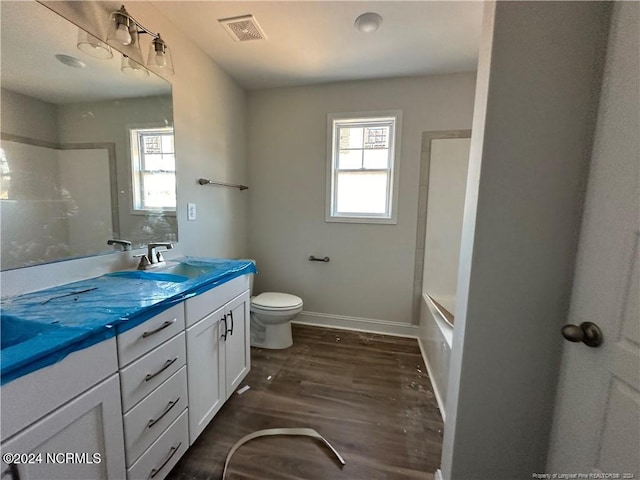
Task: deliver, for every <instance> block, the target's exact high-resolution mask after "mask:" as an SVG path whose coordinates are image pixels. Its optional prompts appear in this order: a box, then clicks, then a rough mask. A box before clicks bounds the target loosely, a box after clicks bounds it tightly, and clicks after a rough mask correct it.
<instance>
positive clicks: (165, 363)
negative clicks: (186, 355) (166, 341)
mask: <svg viewBox="0 0 640 480" xmlns="http://www.w3.org/2000/svg"><path fill="white" fill-rule="evenodd" d="M176 360H178V357H176V358H174V359H173V360H167V361H166V362H164V365H163V366H162V368H161V369H160V370H158V371H157V372H156V373H148V374H147V376H146V377H144V381H145V382H148V381H149V380H151V379H152V378H153V377H155V376H157V375H160V374H161V373H162V372H164V371H165V370H166V369H167V368H169V367H170V366H171V365H173V364H174V363H175V361H176Z"/></svg>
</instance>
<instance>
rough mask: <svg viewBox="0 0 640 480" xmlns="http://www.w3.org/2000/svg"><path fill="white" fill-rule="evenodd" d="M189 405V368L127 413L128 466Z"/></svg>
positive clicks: (173, 377) (173, 376) (125, 438)
mask: <svg viewBox="0 0 640 480" xmlns="http://www.w3.org/2000/svg"><path fill="white" fill-rule="evenodd" d="M185 408H187V367H182V368H181V369H180V370H178V372H176V373H174V374H173V375H172V376H171V378H169V379H168V380H167V381H166V382H164V383H163V384H162V385H160V386H159V387H158V388H157V389H156V390H154V391H153V392H151V393H150V394H149V396H147V397H146V398H145V399H144V400H142V401H141V402H140V403H139V404H138V405H136V406H135V407H133V408H132V409H131V410H129V412H128V413H127V414H125V416H124V441H125V448H126V454H127V466H131V464H133V462H135V461H136V460H137V459H138V457H139V456H140V455H141V454H142V452H144V451H145V450H146V449H147V448H148V447H149V445H151V442H153V441H154V440H155V439H156V438H158V437H159V436H160V434H161V433H162V432H163V431H164V430H165V429H166V428H167V427H168V426H169V425H171V423H172V422H173V421H174V420H175V419H176V418H178V416H179V415H180V413H182V411H183V410H184V409H185Z"/></svg>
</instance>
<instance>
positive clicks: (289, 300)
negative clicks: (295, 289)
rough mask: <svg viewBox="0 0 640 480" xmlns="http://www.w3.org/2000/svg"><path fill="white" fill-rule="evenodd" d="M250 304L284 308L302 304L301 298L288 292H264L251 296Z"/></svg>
mask: <svg viewBox="0 0 640 480" xmlns="http://www.w3.org/2000/svg"><path fill="white" fill-rule="evenodd" d="M251 304H252V305H255V306H257V307H262V308H269V309H280V308H283V309H284V308H294V307H299V306H300V305H302V299H301V298H300V297H296V296H295V295H290V294H288V293H278V292H264V293H261V294H260V295H258V296H257V297H253V299H251Z"/></svg>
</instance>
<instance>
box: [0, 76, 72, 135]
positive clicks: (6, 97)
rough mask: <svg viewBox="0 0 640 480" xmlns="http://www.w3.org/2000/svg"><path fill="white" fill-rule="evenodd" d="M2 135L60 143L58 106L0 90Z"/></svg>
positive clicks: (3, 89) (4, 89)
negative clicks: (7, 134)
mask: <svg viewBox="0 0 640 480" xmlns="http://www.w3.org/2000/svg"><path fill="white" fill-rule="evenodd" d="M0 101H1V102H2V103H1V104H0V112H1V114H2V122H1V126H2V133H9V134H11V135H18V136H21V137H29V138H34V139H36V140H43V141H45V142H53V143H59V142H58V121H57V117H56V115H57V110H56V106H55V105H54V104H52V103H48V102H43V101H42V100H38V99H36V98H33V97H29V96H27V95H22V94H21V93H17V92H14V91H12V90H7V89H6V88H2V89H0Z"/></svg>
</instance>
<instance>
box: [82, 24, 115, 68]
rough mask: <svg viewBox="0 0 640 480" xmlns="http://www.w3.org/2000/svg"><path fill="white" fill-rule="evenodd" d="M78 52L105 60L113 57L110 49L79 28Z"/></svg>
mask: <svg viewBox="0 0 640 480" xmlns="http://www.w3.org/2000/svg"><path fill="white" fill-rule="evenodd" d="M77 47H78V50H80V51H82V52H84V53H86V54H87V55H89V56H91V57H95V58H101V59H103V60H107V59H109V58H112V57H113V52H112V51H111V47H110V46H109V45H107V44H106V43H104V42H103V41H102V40H100V39H99V38H96V37H94V36H93V35H91V34H90V33H89V32H85V31H84V30H82V29H81V28H79V29H78V43H77Z"/></svg>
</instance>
